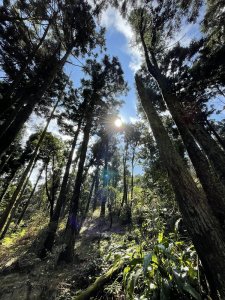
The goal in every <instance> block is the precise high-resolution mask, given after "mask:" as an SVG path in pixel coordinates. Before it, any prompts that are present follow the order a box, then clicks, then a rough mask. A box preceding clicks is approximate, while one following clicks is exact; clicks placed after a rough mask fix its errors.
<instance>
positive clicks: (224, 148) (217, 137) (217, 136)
mask: <svg viewBox="0 0 225 300" xmlns="http://www.w3.org/2000/svg"><path fill="white" fill-rule="evenodd" d="M206 124H207V125H208V127H209V130H210V131H211V132H212V133H213V135H214V136H215V138H216V139H217V141H218V142H219V144H220V146H221V147H222V148H223V150H224V151H225V141H224V139H223V138H221V136H220V135H219V134H218V132H217V131H216V129H215V128H214V126H213V124H212V123H211V122H210V121H209V120H207V118H206Z"/></svg>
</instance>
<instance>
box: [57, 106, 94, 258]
mask: <svg viewBox="0 0 225 300" xmlns="http://www.w3.org/2000/svg"><path fill="white" fill-rule="evenodd" d="M90 112H91V113H93V112H92V110H91V109H90ZM91 126H92V115H89V114H88V116H87V123H86V125H85V127H84V136H83V141H82V145H81V154H80V160H79V164H78V170H77V176H76V181H75V187H74V191H73V196H72V199H71V204H70V212H69V216H68V220H67V225H66V231H65V244H66V248H65V250H64V251H63V252H62V253H61V254H60V257H59V261H61V260H63V261H65V262H71V261H73V257H74V244H75V236H76V234H77V233H78V231H79V224H78V220H77V214H78V209H79V200H80V192H81V185H82V179H83V170H84V163H85V159H86V153H87V146H88V142H89V137H90V131H91Z"/></svg>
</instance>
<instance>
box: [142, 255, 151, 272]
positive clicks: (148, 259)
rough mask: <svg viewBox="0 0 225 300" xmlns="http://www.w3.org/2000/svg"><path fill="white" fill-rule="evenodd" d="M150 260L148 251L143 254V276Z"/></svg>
mask: <svg viewBox="0 0 225 300" xmlns="http://www.w3.org/2000/svg"><path fill="white" fill-rule="evenodd" d="M151 261H152V254H151V253H148V254H147V255H145V257H144V259H143V272H144V275H145V276H146V274H147V270H148V266H149V264H150V263H151Z"/></svg>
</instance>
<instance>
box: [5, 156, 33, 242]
mask: <svg viewBox="0 0 225 300" xmlns="http://www.w3.org/2000/svg"><path fill="white" fill-rule="evenodd" d="M36 162H37V161H35V162H34V164H33V166H32V168H31V170H30V173H29V175H28V176H27V178H26V180H25V182H24V184H23V186H22V188H21V191H20V195H19V197H18V198H17V199H16V201H15V203H14V206H13V208H12V210H11V213H10V216H9V218H8V221H7V223H6V225H5V227H4V229H3V231H2V234H1V237H0V239H3V238H4V237H5V235H6V233H7V231H8V229H9V226H10V224H11V222H12V219H13V218H14V216H15V213H16V210H17V208H18V206H19V205H20V203H21V201H22V199H23V198H22V197H23V194H24V191H25V189H26V187H27V184H28V182H29V179H30V176H31V174H32V172H33V170H34V168H35V164H36Z"/></svg>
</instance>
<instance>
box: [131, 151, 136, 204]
mask: <svg viewBox="0 0 225 300" xmlns="http://www.w3.org/2000/svg"><path fill="white" fill-rule="evenodd" d="M134 157H135V148H134V149H133V153H132V158H131V201H133V199H134Z"/></svg>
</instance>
